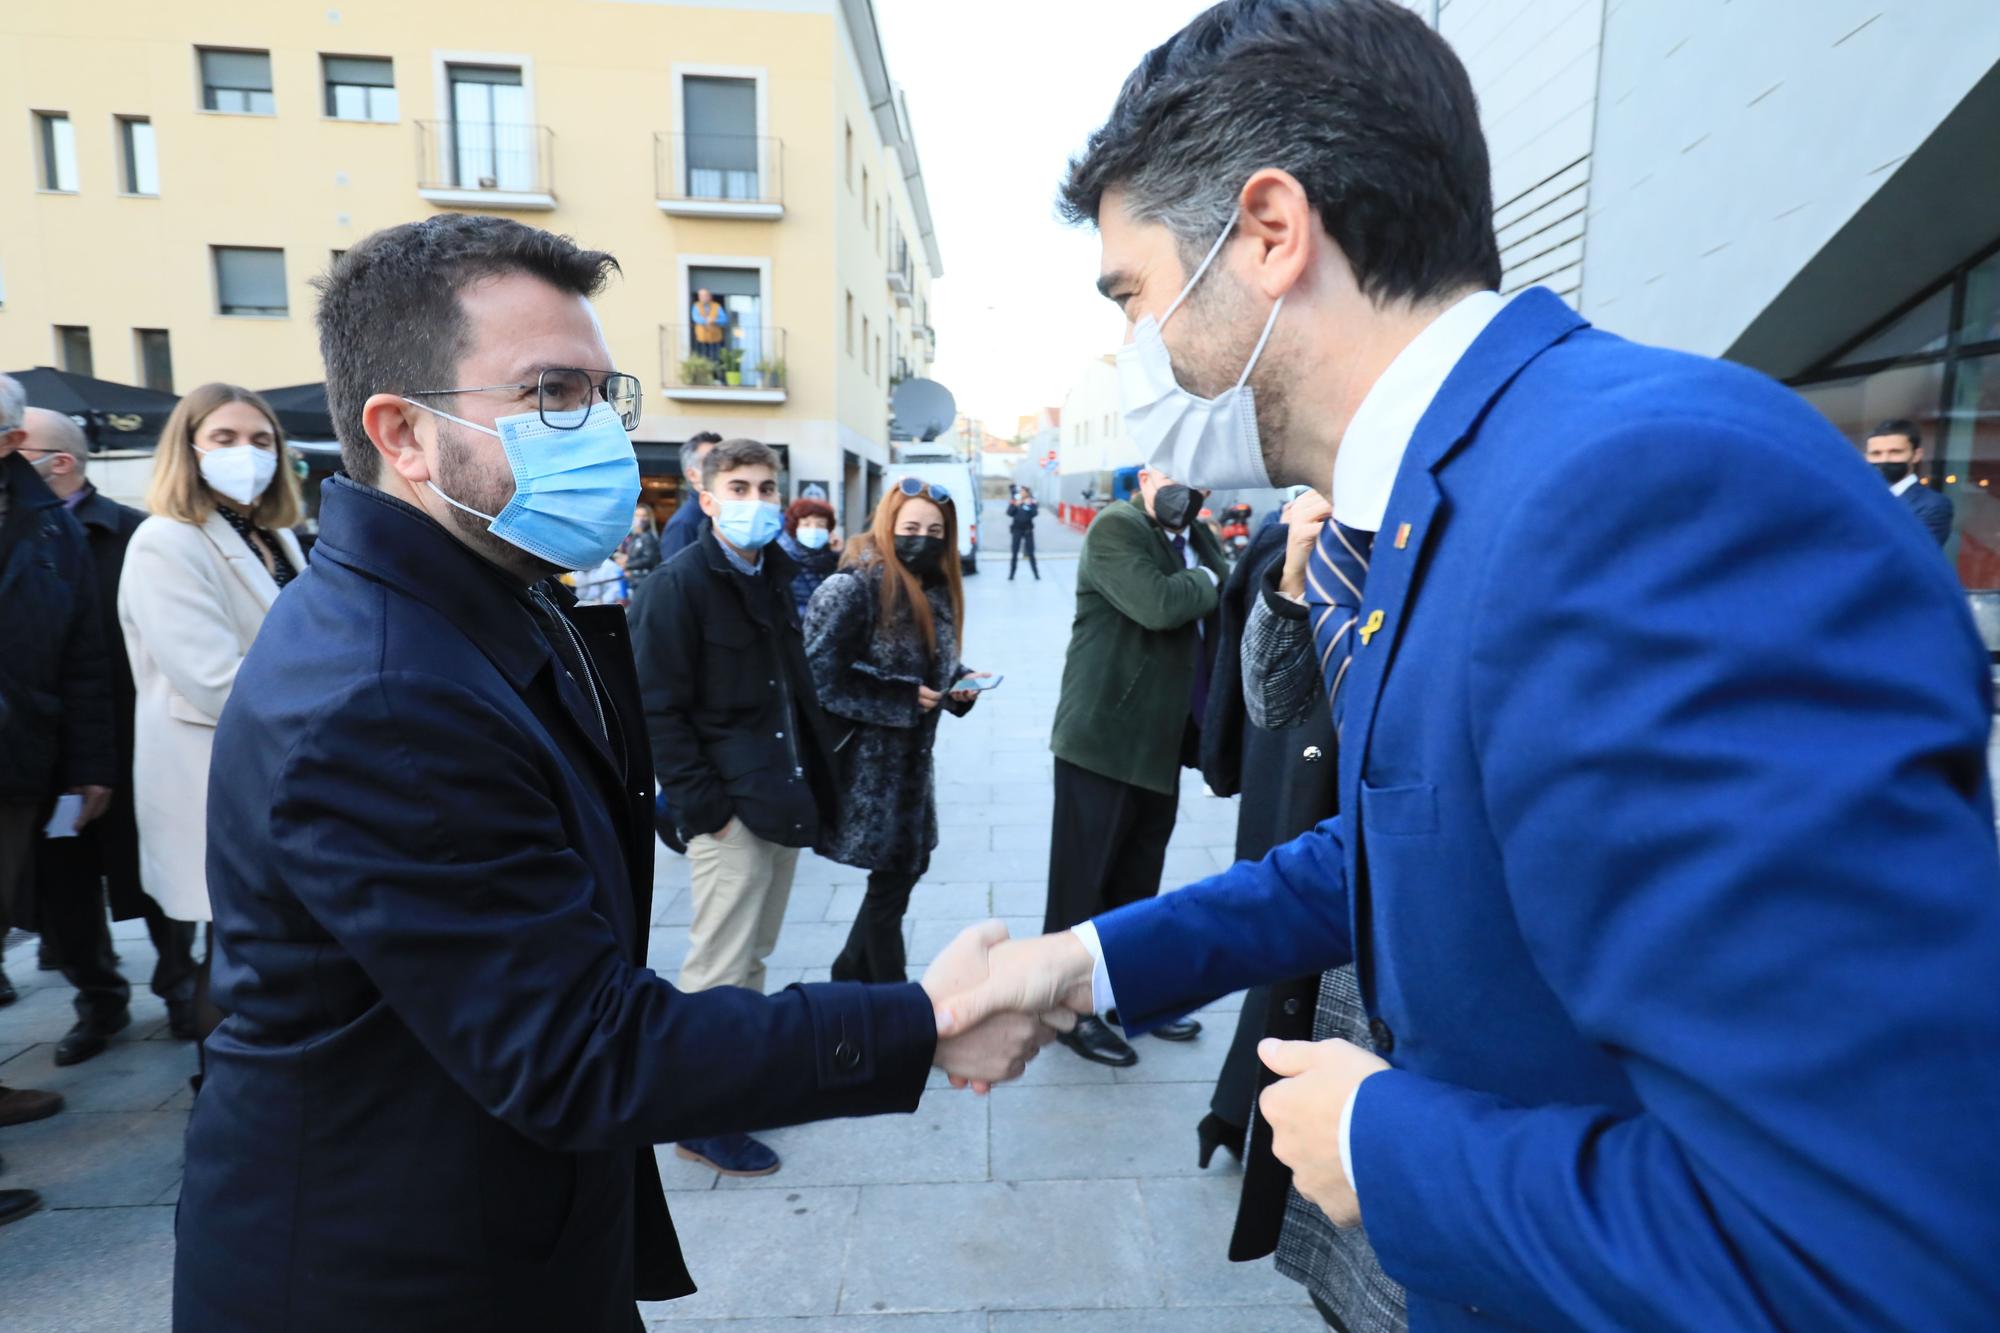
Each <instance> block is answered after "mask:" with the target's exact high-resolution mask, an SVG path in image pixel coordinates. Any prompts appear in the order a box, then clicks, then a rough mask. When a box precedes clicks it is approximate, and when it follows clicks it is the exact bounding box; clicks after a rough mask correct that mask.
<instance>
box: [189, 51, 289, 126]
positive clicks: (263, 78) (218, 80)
mask: <svg viewBox="0 0 2000 1333" xmlns="http://www.w3.org/2000/svg"><path fill="white" fill-rule="evenodd" d="M199 55H200V57H201V105H202V108H203V109H204V110H208V111H233V112H236V113H237V114H239V115H248V116H270V115H276V114H277V110H278V103H277V99H276V98H274V97H272V96H271V53H270V52H269V51H201V52H199Z"/></svg>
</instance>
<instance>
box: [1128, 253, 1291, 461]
mask: <svg viewBox="0 0 2000 1333" xmlns="http://www.w3.org/2000/svg"><path fill="white" fill-rule="evenodd" d="M1235 231H1236V220H1235V219H1234V218H1231V219H1230V221H1229V226H1228V227H1227V228H1226V229H1225V230H1224V231H1223V233H1222V235H1220V236H1218V237H1217V238H1216V240H1215V244H1214V245H1213V246H1212V247H1210V249H1209V252H1208V258H1206V259H1204V260H1202V261H1201V267H1200V268H1198V269H1196V270H1195V271H1194V276H1193V277H1192V278H1189V279H1188V283H1187V286H1185V287H1183V288H1181V294H1180V295H1179V296H1176V297H1175V298H1174V303H1173V304H1172V305H1170V306H1168V307H1167V313H1166V314H1164V315H1162V316H1160V318H1159V319H1157V320H1156V319H1154V318H1153V317H1152V316H1151V315H1147V316H1146V317H1145V318H1144V319H1141V320H1140V321H1139V324H1138V327H1137V328H1136V329H1134V330H1133V332H1132V341H1131V342H1129V343H1126V344H1125V345H1124V346H1123V347H1121V348H1119V349H1118V398H1119V403H1120V406H1121V407H1122V408H1123V409H1124V414H1125V428H1126V430H1127V431H1129V432H1130V433H1131V435H1132V438H1133V440H1134V441H1135V442H1136V443H1137V444H1138V446H1139V451H1140V452H1141V453H1142V454H1143V455H1144V456H1145V458H1146V464H1147V466H1148V467H1150V468H1152V469H1153V470H1154V471H1155V472H1161V473H1165V474H1166V475H1167V476H1169V477H1173V478H1175V479H1176V480H1179V481H1184V482H1186V483H1187V484H1188V485H1190V486H1196V487H1199V488H1201V489H1203V490H1233V489H1239V488H1243V487H1260V488H1261V487H1265V486H1269V485H1270V484H1271V479H1270V476H1269V474H1268V473H1267V472H1266V471H1265V470H1264V453H1263V450H1262V449H1261V448H1260V447H1259V445H1258V441H1257V404H1256V401H1255V398H1254V396H1253V394H1252V391H1251V389H1250V385H1249V380H1250V372H1251V371H1253V370H1255V369H1256V368H1257V358H1258V357H1260V356H1262V355H1263V354H1264V344H1265V343H1267V342H1269V341H1270V340H1271V330H1272V328H1273V327H1274V326H1276V324H1277V322H1278V312H1279V311H1280V310H1282V309H1284V305H1285V298H1284V297H1282V296H1281V297H1279V298H1278V300H1277V303H1276V304H1275V305H1273V306H1272V307H1271V317H1270V318H1269V319H1267V320H1265V321H1264V336H1263V337H1261V338H1259V339H1258V340H1257V347H1256V350H1254V351H1252V352H1251V353H1250V363H1249V364H1248V365H1246V366H1244V367H1243V375H1242V377H1241V378H1239V379H1238V380H1237V381H1236V385H1235V387H1234V388H1230V389H1225V390H1223V391H1222V392H1221V393H1220V394H1218V395H1216V396H1215V397H1214V398H1198V397H1196V396H1195V395H1194V394H1191V393H1189V392H1188V391H1187V390H1186V389H1183V388H1182V387H1181V384H1180V381H1179V380H1178V379H1176V378H1175V377H1174V363H1173V360H1172V358H1170V357H1169V356H1168V355H1167V344H1166V340H1165V339H1164V338H1162V337H1161V336H1160V328H1161V326H1162V325H1164V324H1165V323H1166V322H1167V321H1168V320H1170V319H1172V318H1173V317H1174V312H1175V311H1176V310H1179V309H1180V308H1181V304H1182V303H1183V302H1185V301H1186V300H1187V299H1188V294H1189V293H1190V292H1192V291H1193V290H1194V287H1195V284H1196V283H1198V282H1200V281H1201V277H1202V274H1204V273H1206V272H1208V266H1209V265H1210V264H1213V263H1214V262H1215V257H1216V256H1217V255H1219V254H1221V253H1222V247H1223V244H1224V243H1225V242H1226V241H1228V240H1229V238H1230V236H1231V235H1233V234H1234V233H1235Z"/></svg>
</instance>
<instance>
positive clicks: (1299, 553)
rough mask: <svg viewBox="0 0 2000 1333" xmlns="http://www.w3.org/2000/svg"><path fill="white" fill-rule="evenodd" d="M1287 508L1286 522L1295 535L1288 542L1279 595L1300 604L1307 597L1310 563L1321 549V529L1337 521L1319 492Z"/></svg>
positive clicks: (1306, 494) (1329, 504)
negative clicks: (1288, 512)
mask: <svg viewBox="0 0 2000 1333" xmlns="http://www.w3.org/2000/svg"><path fill="white" fill-rule="evenodd" d="M1286 508H1287V509H1289V510H1290V511H1291V515H1290V517H1289V518H1287V519H1286V523H1287V524H1288V525H1289V526H1290V528H1291V533H1290V535H1289V536H1288V537H1286V538H1285V571H1284V574H1283V575H1282V576H1281V577H1280V578H1279V580H1278V591H1279V592H1281V593H1283V594H1285V596H1287V597H1290V598H1292V599H1293V600H1294V601H1296V600H1299V599H1301V598H1303V597H1304V596H1305V595H1306V562H1307V561H1309V560H1311V559H1312V553H1313V547H1315V546H1317V545H1319V534H1320V529H1321V528H1324V527H1325V526H1326V521H1327V520H1328V519H1329V518H1332V517H1333V505H1332V504H1331V503H1330V502H1329V501H1328V500H1327V498H1326V497H1325V496H1324V495H1321V494H1320V493H1319V492H1318V491H1307V492H1306V493H1305V494H1304V495H1301V496H1300V497H1299V498H1298V499H1296V500H1294V501H1292V502H1291V504H1289V505H1287V506H1286Z"/></svg>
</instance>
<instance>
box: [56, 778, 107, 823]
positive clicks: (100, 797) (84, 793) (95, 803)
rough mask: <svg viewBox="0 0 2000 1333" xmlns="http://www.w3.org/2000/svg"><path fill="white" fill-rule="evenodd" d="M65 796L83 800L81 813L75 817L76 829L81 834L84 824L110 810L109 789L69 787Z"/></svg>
mask: <svg viewBox="0 0 2000 1333" xmlns="http://www.w3.org/2000/svg"><path fill="white" fill-rule="evenodd" d="M66 794H67V795H70V796H81V797H82V798H83V812H82V813H81V814H79V815H78V816H77V817H76V829H77V832H79V833H81V832H83V826H84V825H85V824H88V823H90V822H92V821H93V820H95V819H97V818H99V817H100V816H101V815H103V813H104V812H105V811H106V810H109V809H110V808H111V788H109V787H71V788H70V789H69V791H68V792H67V793H66Z"/></svg>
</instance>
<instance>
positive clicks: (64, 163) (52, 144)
mask: <svg viewBox="0 0 2000 1333" xmlns="http://www.w3.org/2000/svg"><path fill="white" fill-rule="evenodd" d="M35 138H36V141H37V142H38V143H40V145H41V154H42V188H43V189H44V190H62V191H64V192H65V193H75V191H76V127H75V126H73V125H71V124H70V123H69V116H68V115H67V114H66V113H64V112H61V111H37V112H36V113H35Z"/></svg>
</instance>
